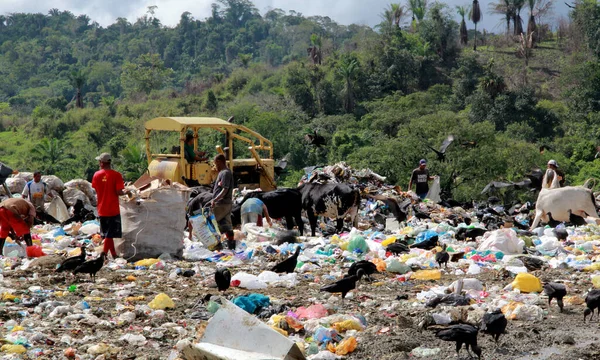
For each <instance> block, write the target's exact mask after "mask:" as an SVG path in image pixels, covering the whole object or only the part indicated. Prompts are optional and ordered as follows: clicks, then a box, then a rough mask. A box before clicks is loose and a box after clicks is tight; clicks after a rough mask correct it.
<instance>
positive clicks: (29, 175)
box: [14, 172, 43, 181]
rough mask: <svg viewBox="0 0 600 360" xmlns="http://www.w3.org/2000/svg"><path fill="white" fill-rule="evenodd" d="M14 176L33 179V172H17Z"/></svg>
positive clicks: (27, 179)
mask: <svg viewBox="0 0 600 360" xmlns="http://www.w3.org/2000/svg"><path fill="white" fill-rule="evenodd" d="M14 177H16V178H21V179H23V180H25V181H31V180H33V173H32V172H19V173H18V174H17V175H15V176H14ZM42 181H43V180H42Z"/></svg>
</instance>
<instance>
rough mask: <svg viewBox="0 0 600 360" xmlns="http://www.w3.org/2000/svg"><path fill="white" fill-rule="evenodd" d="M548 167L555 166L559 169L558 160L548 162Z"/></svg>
mask: <svg viewBox="0 0 600 360" xmlns="http://www.w3.org/2000/svg"><path fill="white" fill-rule="evenodd" d="M548 165H553V166H556V167H558V164H557V163H556V160H550V161H548Z"/></svg>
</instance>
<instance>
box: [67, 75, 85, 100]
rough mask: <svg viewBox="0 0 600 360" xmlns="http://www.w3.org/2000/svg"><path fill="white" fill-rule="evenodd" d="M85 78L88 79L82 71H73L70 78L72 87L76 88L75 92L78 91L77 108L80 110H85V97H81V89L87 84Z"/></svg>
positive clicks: (76, 97)
mask: <svg viewBox="0 0 600 360" xmlns="http://www.w3.org/2000/svg"><path fill="white" fill-rule="evenodd" d="M85 77H86V76H85V74H84V73H83V71H81V70H73V71H71V76H70V80H71V86H73V87H74V88H75V90H76V91H77V93H76V95H75V106H76V107H78V108H80V109H83V96H82V95H81V89H82V88H83V85H84V84H85Z"/></svg>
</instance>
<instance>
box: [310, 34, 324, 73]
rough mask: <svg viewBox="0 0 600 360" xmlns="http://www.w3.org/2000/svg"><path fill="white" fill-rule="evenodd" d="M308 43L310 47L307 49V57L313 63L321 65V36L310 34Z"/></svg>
mask: <svg viewBox="0 0 600 360" xmlns="http://www.w3.org/2000/svg"><path fill="white" fill-rule="evenodd" d="M310 45H311V47H309V48H308V49H307V52H308V57H309V58H310V60H311V61H312V63H313V65H321V61H322V60H323V59H322V57H323V54H322V53H321V46H322V45H323V42H322V40H321V37H320V36H318V35H317V34H312V35H311V36H310Z"/></svg>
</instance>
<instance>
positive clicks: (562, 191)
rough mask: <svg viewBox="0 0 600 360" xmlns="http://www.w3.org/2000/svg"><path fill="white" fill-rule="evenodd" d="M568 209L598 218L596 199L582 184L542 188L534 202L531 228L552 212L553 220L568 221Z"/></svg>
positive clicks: (545, 220) (584, 215)
mask: <svg viewBox="0 0 600 360" xmlns="http://www.w3.org/2000/svg"><path fill="white" fill-rule="evenodd" d="M569 210H571V212H572V213H573V214H575V215H579V216H583V217H587V216H591V217H593V218H596V219H597V218H598V213H597V212H596V200H595V199H594V194H593V193H592V191H591V190H590V189H586V188H585V187H583V186H566V187H563V188H557V189H542V190H541V191H540V194H539V195H538V199H537V202H536V204H535V219H534V220H533V223H532V224H531V229H534V228H535V227H536V226H538V224H539V223H540V220H543V221H544V222H548V220H549V219H548V213H551V214H552V218H553V219H554V220H558V221H565V222H566V221H569ZM586 214H587V215H586Z"/></svg>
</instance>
